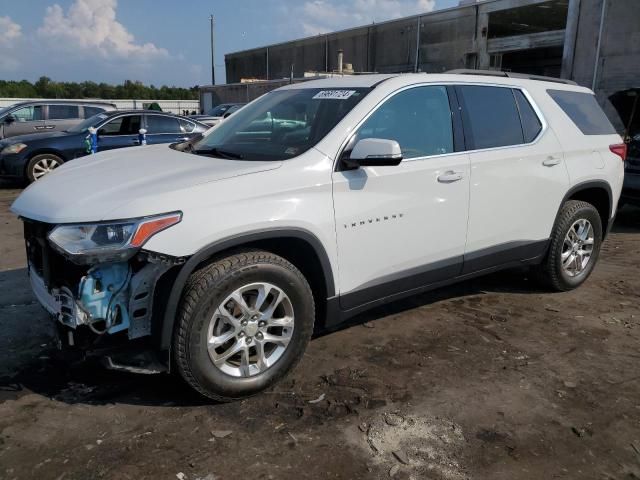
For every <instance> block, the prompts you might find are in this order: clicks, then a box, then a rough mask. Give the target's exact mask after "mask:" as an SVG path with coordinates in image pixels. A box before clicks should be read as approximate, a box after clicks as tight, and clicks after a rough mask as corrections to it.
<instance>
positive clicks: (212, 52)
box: [209, 15, 216, 85]
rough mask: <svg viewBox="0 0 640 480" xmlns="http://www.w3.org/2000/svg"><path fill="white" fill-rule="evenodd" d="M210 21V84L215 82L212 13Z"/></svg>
mask: <svg viewBox="0 0 640 480" xmlns="http://www.w3.org/2000/svg"><path fill="white" fill-rule="evenodd" d="M209 21H210V22H211V85H215V84H216V67H215V43H214V36H213V15H209Z"/></svg>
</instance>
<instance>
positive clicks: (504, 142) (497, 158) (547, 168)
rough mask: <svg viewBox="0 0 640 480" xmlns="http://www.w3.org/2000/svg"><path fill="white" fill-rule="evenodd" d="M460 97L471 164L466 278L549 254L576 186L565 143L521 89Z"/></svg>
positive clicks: (469, 89)
mask: <svg viewBox="0 0 640 480" xmlns="http://www.w3.org/2000/svg"><path fill="white" fill-rule="evenodd" d="M456 91H457V93H458V99H459V101H460V105H461V109H462V118H463V123H464V129H465V141H466V146H467V149H468V150H469V155H470V159H471V187H470V199H469V230H468V232H467V246H466V248H465V265H464V273H469V272H471V271H478V270H483V269H485V268H488V267H492V266H496V265H502V264H506V263H509V262H512V261H517V260H523V259H529V258H535V257H537V256H539V255H541V254H543V253H544V252H545V251H546V250H545V249H546V245H547V240H548V238H549V234H550V232H551V229H552V226H553V222H554V221H555V217H556V213H557V211H558V206H559V205H560V204H561V203H562V199H563V198H564V195H565V193H566V192H567V188H568V184H569V176H568V173H567V169H566V165H565V164H564V155H563V152H562V148H561V145H560V143H559V142H558V139H557V138H556V136H555V134H554V133H553V131H552V130H551V129H549V128H547V125H546V122H545V120H544V118H543V117H542V115H541V114H540V112H539V111H536V109H535V108H534V106H533V102H532V100H531V98H530V97H529V96H528V94H526V92H524V91H523V90H521V89H518V88H511V87H507V86H505V87H501V86H485V85H465V86H458V87H456Z"/></svg>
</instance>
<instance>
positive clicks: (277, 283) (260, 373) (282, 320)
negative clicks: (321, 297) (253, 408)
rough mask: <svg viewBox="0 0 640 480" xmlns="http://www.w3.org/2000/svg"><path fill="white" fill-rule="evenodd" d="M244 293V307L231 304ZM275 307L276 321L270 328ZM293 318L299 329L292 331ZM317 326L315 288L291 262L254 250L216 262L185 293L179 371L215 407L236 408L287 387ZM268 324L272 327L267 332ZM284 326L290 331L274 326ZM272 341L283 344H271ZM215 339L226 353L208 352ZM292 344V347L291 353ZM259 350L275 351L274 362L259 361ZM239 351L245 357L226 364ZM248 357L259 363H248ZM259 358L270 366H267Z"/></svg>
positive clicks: (176, 343)
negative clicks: (220, 404) (240, 401)
mask: <svg viewBox="0 0 640 480" xmlns="http://www.w3.org/2000/svg"><path fill="white" fill-rule="evenodd" d="M257 285H261V286H262V287H259V286H257ZM261 288H262V289H261ZM243 289H245V290H244V291H243ZM256 289H257V290H256ZM254 290H255V291H254ZM238 292H240V293H239V295H240V297H242V298H241V302H236V300H234V299H233V298H231V297H230V296H231V295H232V294H234V293H238ZM260 292H263V293H264V295H266V296H264V297H263V298H264V303H263V306H262V307H261V308H256V307H258V298H260V297H259V295H258V294H262V293H260ZM280 292H282V293H283V294H284V296H282V295H280ZM267 294H268V295H267ZM276 296H277V299H276ZM235 298H239V297H238V296H236V297H235ZM278 302H279V303H278ZM241 303H242V304H241ZM265 305H266V307H265ZM274 305H275V306H276V308H275V310H274V311H273V312H272V313H273V314H272V315H271V317H270V318H271V319H270V320H266V319H267V318H268V317H267V315H268V314H269V311H270V310H271V309H273V308H274ZM245 310H246V311H245ZM289 317H292V318H293V321H292V322H290V323H287V322H289V321H288V320H287V319H288V318H289ZM256 318H259V319H261V321H258V320H256ZM314 319H315V306H314V298H313V294H312V292H311V288H310V287H309V284H308V283H307V280H306V279H305V277H304V276H303V275H302V273H301V272H300V271H299V270H298V269H297V268H296V267H295V266H293V265H292V264H291V263H289V262H288V261H287V260H285V259H284V258H282V257H279V256H278V255H275V254H273V253H269V252H264V251H258V250H251V251H245V252H239V253H236V254H234V255H230V256H228V257H226V258H222V259H220V260H216V261H215V262H214V263H212V264H210V265H207V266H205V267H203V268H202V269H200V270H198V271H196V272H194V273H193V274H192V275H191V277H190V278H189V280H188V281H187V284H186V286H185V290H184V293H183V297H182V301H181V305H180V307H179V310H178V316H177V319H176V328H175V330H174V337H173V349H174V358H175V362H176V366H177V369H178V371H179V372H180V374H181V376H182V377H183V378H184V379H185V381H186V382H187V383H188V384H189V385H190V386H191V387H193V388H194V389H195V390H196V391H198V392H200V393H201V394H202V395H204V396H206V397H208V398H210V399H213V400H216V401H221V402H228V401H233V400H238V399H241V398H245V397H248V396H251V395H254V394H256V393H259V392H261V391H262V390H265V389H266V388H269V387H270V386H272V385H274V384H275V383H276V382H278V381H279V380H280V379H282V378H283V377H284V376H285V375H286V374H287V373H288V372H290V371H291V370H292V369H293V367H294V366H295V365H296V364H297V363H298V361H299V360H300V359H301V358H302V355H303V354H304V351H305V349H306V346H307V344H308V343H309V340H310V338H311V334H312V332H313V324H314ZM243 321H244V322H245V323H247V325H246V326H242V324H241V322H243ZM267 321H268V322H269V323H268V325H267V326H262V327H260V325H261V324H263V323H265V322H267ZM239 322H240V323H239ZM276 323H277V324H278V325H287V327H280V326H277V325H276V326H273V325H274V324H276ZM289 327H290V328H289ZM227 337H228V338H229V339H228V341H227V342H225V343H222V342H223V341H224V339H225V338H227ZM272 338H276V339H279V340H277V341H278V342H280V343H273V344H272V343H269V342H268V339H272ZM210 339H215V340H216V341H217V342H218V343H219V345H218V346H217V347H215V348H213V347H212V348H208V342H209V340H210ZM258 339H261V340H260V341H259V340H258ZM243 340H244V343H243ZM285 340H286V341H287V342H288V343H287V344H286V345H284V346H283V345H282V344H281V343H283V342H284V341H285ZM248 342H251V344H249V346H247V344H248ZM281 347H282V348H281ZM259 348H262V349H263V351H264V352H267V353H268V351H269V350H270V356H269V357H267V356H266V355H265V356H262V357H261V356H260V355H258V353H259ZM237 349H240V350H238V353H237V354H234V355H231V356H229V358H228V359H226V360H221V359H223V358H224V357H225V355H227V354H228V353H229V352H232V351H234V350H237ZM245 351H246V352H248V354H250V355H251V356H250V357H249V356H245V355H246V354H245ZM276 354H277V355H276ZM258 358H263V362H262V363H261V364H260V363H259V362H257V359H258ZM214 359H215V360H216V361H217V362H219V363H218V365H216V364H214ZM245 360H246V361H245ZM252 361H256V363H255V364H253V363H251V362H252Z"/></svg>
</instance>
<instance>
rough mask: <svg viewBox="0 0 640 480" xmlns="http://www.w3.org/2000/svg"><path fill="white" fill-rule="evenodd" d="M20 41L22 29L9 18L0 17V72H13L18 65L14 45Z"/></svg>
mask: <svg viewBox="0 0 640 480" xmlns="http://www.w3.org/2000/svg"><path fill="white" fill-rule="evenodd" d="M21 40H22V27H21V26H20V25H18V24H17V23H15V22H14V21H13V20H11V17H0V71H7V72H13V71H15V70H17V69H18V67H19V66H20V63H19V62H18V58H17V56H16V53H17V52H16V45H17V44H18V43H19V42H20V41H21Z"/></svg>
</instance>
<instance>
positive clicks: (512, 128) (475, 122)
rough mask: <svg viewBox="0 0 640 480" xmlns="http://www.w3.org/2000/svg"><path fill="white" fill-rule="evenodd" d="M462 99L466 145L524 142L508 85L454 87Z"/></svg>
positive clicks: (506, 144)
mask: <svg viewBox="0 0 640 480" xmlns="http://www.w3.org/2000/svg"><path fill="white" fill-rule="evenodd" d="M457 91H458V98H459V99H460V102H461V103H462V115H463V119H464V123H465V128H466V130H465V139H466V141H467V149H471V150H478V149H482V148H494V147H505V146H508V145H518V144H521V143H524V138H523V134H522V127H521V125H520V115H519V114H518V107H517V106H516V102H515V97H514V96H513V92H512V91H511V89H510V88H504V87H483V86H470V85H469V86H462V87H457Z"/></svg>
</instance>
